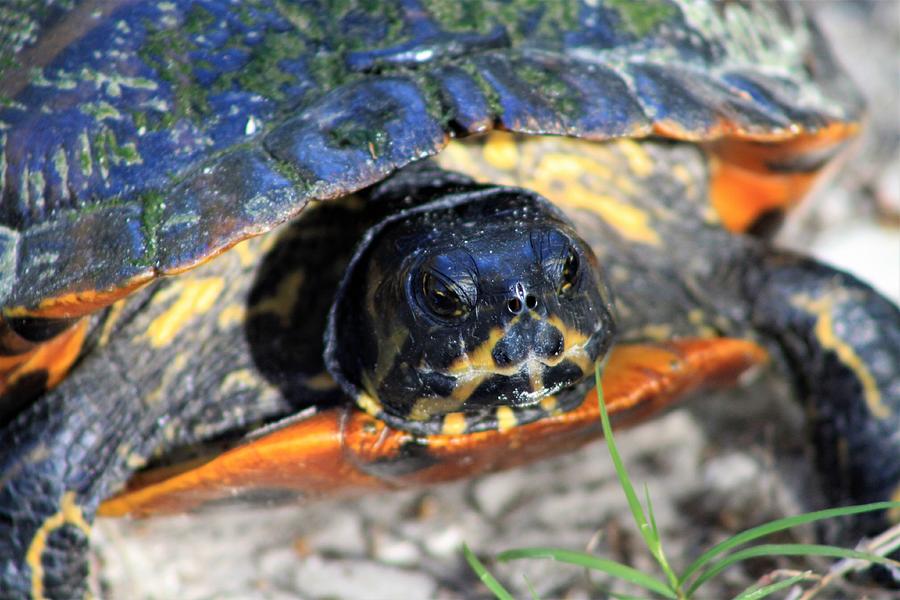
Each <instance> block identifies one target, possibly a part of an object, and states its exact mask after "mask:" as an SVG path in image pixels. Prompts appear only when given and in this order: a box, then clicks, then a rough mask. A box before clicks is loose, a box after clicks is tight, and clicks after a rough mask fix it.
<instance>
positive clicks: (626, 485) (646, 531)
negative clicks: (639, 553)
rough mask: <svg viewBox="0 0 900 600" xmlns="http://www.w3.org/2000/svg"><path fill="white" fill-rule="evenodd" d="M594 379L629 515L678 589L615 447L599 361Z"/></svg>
mask: <svg viewBox="0 0 900 600" xmlns="http://www.w3.org/2000/svg"><path fill="white" fill-rule="evenodd" d="M594 379H595V381H596V385H597V402H598V404H599V405H600V424H601V426H602V427H603V438H604V439H605V440H606V447H607V449H608V450H609V456H610V458H612V461H613V466H614V467H615V469H616V475H617V476H618V478H619V484H620V485H621V486H622V491H623V492H625V498H626V499H627V500H628V507H629V508H630V509H631V515H632V516H633V517H634V522H635V524H636V525H637V527H638V530H639V531H640V533H641V537H642V538H644V544H646V546H647V548H648V549H649V550H650V553H651V554H652V555H653V558H655V559H656V562H658V563H659V566H660V567H661V568H662V570H663V572H664V573H665V574H666V578H667V579H668V582H669V588H670V589H671V590H678V589H679V586H680V582H679V581H678V577H677V576H676V575H675V572H674V571H672V568H671V567H670V566H669V561H668V560H667V559H666V557H665V554H663V550H662V543H661V542H660V539H659V536H658V535H657V533H658V532H657V529H656V524H655V523H651V522H650V521H648V520H647V515H646V514H645V513H644V508H643V506H641V501H640V500H639V499H638V496H637V492H635V491H634V486H633V485H632V484H631V478H630V477H629V476H628V470H627V469H626V468H625V463H624V462H623V461H622V456H621V455H620V454H619V450H618V448H617V447H616V440H615V438H614V437H613V432H612V424H611V423H610V422H609V414H607V412H606V402H604V400H603V385H602V380H601V378H600V364H599V363H598V364H596V365H595V366H594Z"/></svg>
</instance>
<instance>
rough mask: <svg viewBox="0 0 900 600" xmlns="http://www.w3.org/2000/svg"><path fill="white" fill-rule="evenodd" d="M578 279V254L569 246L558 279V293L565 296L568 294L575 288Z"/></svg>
mask: <svg viewBox="0 0 900 600" xmlns="http://www.w3.org/2000/svg"><path fill="white" fill-rule="evenodd" d="M577 280H578V254H577V253H576V252H575V249H574V248H569V252H568V254H567V255H566V260H565V262H564V263H563V268H562V273H561V275H560V281H559V295H560V296H565V295H567V294H570V293H571V292H572V290H573V289H574V288H575V283H576V282H577Z"/></svg>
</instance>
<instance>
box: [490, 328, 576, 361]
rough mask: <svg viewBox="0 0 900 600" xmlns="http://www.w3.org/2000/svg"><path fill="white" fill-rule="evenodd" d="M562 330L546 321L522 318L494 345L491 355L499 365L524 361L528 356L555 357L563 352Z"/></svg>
mask: <svg viewBox="0 0 900 600" xmlns="http://www.w3.org/2000/svg"><path fill="white" fill-rule="evenodd" d="M564 348H565V340H564V338H563V334H562V332H561V331H560V330H559V329H557V328H556V327H554V326H553V325H551V324H550V323H548V322H546V321H538V320H535V319H530V318H527V319H524V320H522V321H521V322H519V323H517V324H515V325H514V326H513V327H512V328H510V330H509V331H508V332H507V333H506V335H504V336H503V337H502V338H501V339H500V341H498V342H497V345H496V346H495V347H494V350H493V352H492V353H491V355H492V356H493V358H494V362H495V363H496V364H497V366H499V367H508V366H510V365H513V364H517V363H521V362H524V361H525V360H526V359H527V358H528V357H529V356H534V357H537V358H539V359H541V358H543V359H551V358H556V357H558V356H559V355H560V354H562V353H563V350H564Z"/></svg>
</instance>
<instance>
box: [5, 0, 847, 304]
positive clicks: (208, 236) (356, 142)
mask: <svg viewBox="0 0 900 600" xmlns="http://www.w3.org/2000/svg"><path fill="white" fill-rule="evenodd" d="M33 6H35V5H29V8H18V7H7V8H3V9H0V12H2V13H3V14H4V15H5V17H4V18H2V19H0V23H2V24H3V25H0V36H2V37H3V39H4V40H9V41H10V42H11V43H10V44H5V45H4V47H3V48H2V49H0V65H2V66H0V98H2V100H3V102H2V103H0V194H2V203H0V306H2V307H3V309H2V310H3V313H2V314H3V316H4V317H5V318H6V319H7V320H8V321H9V320H10V319H11V318H20V319H21V318H34V317H47V318H53V319H69V318H74V317H77V316H80V315H83V314H86V313H88V312H90V311H92V310H94V309H96V308H99V307H102V306H104V305H107V304H109V303H111V302H112V301H114V300H115V299H116V298H118V297H121V296H123V295H125V294H127V293H129V292H130V291H131V290H134V289H136V288H137V287H139V286H141V285H143V284H145V283H146V282H148V281H150V280H152V279H154V278H155V277H158V276H160V275H171V274H175V273H178V272H181V271H184V270H186V269H190V268H192V267H194V266H196V265H198V264H200V263H202V262H204V261H205V260H207V259H209V258H210V257H212V256H214V255H216V254H217V253H219V252H222V251H224V250H226V249H227V248H229V247H230V246H232V245H234V244H235V243H237V242H238V241H240V240H242V239H245V238H247V237H250V236H254V235H258V234H261V233H264V232H266V231H268V230H270V229H272V228H273V227H275V226H276V225H278V224H280V223H282V222H284V221H286V220H288V219H290V218H292V217H293V216H295V215H296V214H297V213H298V212H299V211H300V210H302V209H303V207H304V206H305V205H306V204H307V203H308V202H309V201H310V200H316V199H327V198H334V197H337V196H342V195H344V194H347V193H348V192H352V191H354V190H357V189H360V188H362V187H364V186H367V185H370V184H372V183H374V182H376V181H378V180H380V179H382V178H384V177H385V176H387V175H388V174H389V173H391V172H393V171H394V170H396V169H398V168H400V167H402V166H403V165H405V164H407V163H409V162H411V161H414V160H417V159H420V158H423V157H426V156H429V155H433V154H435V153H437V152H439V151H440V150H441V148H442V147H443V146H444V145H445V144H446V143H447V141H448V139H449V138H451V137H454V136H467V135H473V134H480V133H484V132H486V131H488V130H490V129H492V128H501V129H506V130H510V131H516V132H522V133H530V134H559V135H569V136H577V137H583V138H588V139H592V140H603V139H608V138H614V137H621V136H631V137H647V136H664V137H671V138H676V139H681V140H692V141H697V142H703V143H706V144H708V147H709V148H710V150H711V151H713V152H716V153H718V155H719V156H720V157H721V158H722V159H723V161H721V164H722V165H723V166H721V167H720V173H722V174H723V178H721V180H722V183H721V184H720V185H719V187H718V188H716V184H715V183H714V185H713V195H714V197H715V195H716V194H717V189H718V190H719V192H720V193H721V194H724V193H726V192H728V191H729V188H728V182H729V181H734V180H735V178H743V179H741V181H742V187H741V189H745V190H746V189H751V188H752V186H748V185H747V181H748V180H750V181H755V179H754V178H758V177H760V176H761V175H766V176H769V175H771V177H773V178H775V180H777V181H778V182H779V186H774V187H773V186H771V185H769V186H768V187H764V188H760V189H764V191H763V193H759V192H758V190H757V191H753V193H750V192H746V193H744V195H743V196H740V195H739V196H738V201H737V202H736V203H735V202H734V201H732V205H734V204H737V205H738V206H741V205H742V202H743V200H741V199H742V198H743V199H746V203H747V204H748V205H749V204H751V203H756V204H753V206H752V207H749V208H747V207H743V208H740V209H739V210H738V212H739V213H740V214H738V215H737V216H733V215H732V216H730V217H729V216H727V215H726V216H725V218H724V221H725V224H726V225H729V226H732V227H733V228H738V229H739V228H742V227H746V226H747V225H748V224H749V223H750V222H751V221H752V220H753V219H754V218H755V217H756V216H758V215H759V214H760V213H761V212H763V211H764V210H765V209H766V208H767V207H768V206H777V205H781V204H783V203H785V202H786V201H788V200H790V199H792V198H793V196H796V195H797V193H798V190H800V189H803V188H804V186H805V185H806V182H807V180H808V176H809V175H810V173H813V172H815V171H816V170H817V169H818V167H819V166H821V165H822V164H824V162H826V160H827V159H828V158H829V157H830V156H831V155H832V154H833V153H834V151H836V149H837V148H838V147H839V146H840V145H841V141H842V140H843V139H844V138H845V137H847V136H848V135H849V134H850V133H852V132H853V131H854V130H855V128H856V122H857V120H858V119H859V117H860V113H861V103H860V101H859V99H858V97H857V96H856V95H855V92H854V91H853V90H852V87H851V86H850V85H848V83H847V81H846V80H845V79H844V78H843V77H842V75H841V74H840V73H839V71H838V70H837V69H836V68H835V67H834V64H833V62H832V59H831V58H830V56H829V54H828V51H827V49H826V48H825V47H824V45H823V44H822V43H821V40H820V37H819V35H818V34H817V33H816V31H815V29H814V28H813V29H809V28H808V26H807V24H806V23H805V20H804V18H803V16H802V15H801V14H800V12H799V10H798V9H797V7H796V6H794V5H793V4H790V3H787V4H785V5H778V4H771V3H761V4H759V5H753V6H750V7H744V6H738V5H733V4H730V3H729V4H705V5H695V4H694V3H687V2H680V1H674V0H653V1H650V2H642V3H630V2H620V1H616V0H606V1H603V0H600V1H593V2H586V1H585V2H577V1H561V2H555V3H550V4H546V5H544V4H541V3H534V2H528V1H524V0H523V1H511V2H503V3H500V2H498V3H492V2H481V1H478V2H424V1H423V2H409V1H401V0H394V1H390V0H388V1H384V2H377V3H372V2H349V3H340V4H339V6H338V5H337V4H335V3H333V2H312V1H309V2H302V3H297V4H287V3H281V2H274V1H266V0H259V1H254V2H252V3H242V4H241V5H240V7H237V6H236V5H234V4H232V3H226V2H221V1H215V0H208V1H201V2H179V3H172V2H157V1H136V2H121V3H106V4H103V5H102V7H101V8H98V9H96V10H95V9H94V8H92V5H90V6H89V5H84V6H76V7H74V8H71V9H66V8H61V7H58V6H53V7H49V8H46V7H43V5H42V6H41V7H39V8H37V7H33ZM761 142H764V143H762V144H761ZM724 175H728V177H724ZM798 178H799V179H798ZM798 181H799V182H800V183H802V184H803V185H798ZM781 184H786V185H781ZM723 186H724V187H723ZM773 190H774V191H773ZM785 190H790V191H785ZM751 199H752V200H751ZM714 200H715V198H714ZM744 213H746V214H744Z"/></svg>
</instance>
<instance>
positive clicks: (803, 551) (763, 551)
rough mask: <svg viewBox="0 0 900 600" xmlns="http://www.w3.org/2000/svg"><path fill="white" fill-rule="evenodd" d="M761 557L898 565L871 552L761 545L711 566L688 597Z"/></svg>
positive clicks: (806, 545)
mask: <svg viewBox="0 0 900 600" xmlns="http://www.w3.org/2000/svg"><path fill="white" fill-rule="evenodd" d="M759 556H830V557H832V558H858V559H860V560H867V561H869V562H875V563H881V564H885V565H891V564H896V563H895V562H894V561H892V560H890V559H887V558H884V557H883V556H878V555H877V554H871V553H869V552H860V551H859V550H850V549H848V548H838V547H837V546H822V545H819V544H760V545H759V546H753V547H751V548H745V549H744V550H738V551H737V552H735V553H734V554H729V555H728V556H726V557H724V558H723V559H722V560H720V561H718V562H717V563H715V564H713V565H711V566H710V567H709V568H708V569H707V570H706V571H704V572H703V573H702V574H701V575H700V576H699V577H698V578H697V580H696V581H695V582H694V583H693V584H692V585H691V587H690V589H688V596H692V595H693V594H694V592H696V591H697V589H698V588H699V587H700V586H701V585H703V584H704V583H706V582H707V581H709V580H710V579H712V578H713V577H715V576H716V575H718V574H719V573H721V572H722V571H724V570H725V569H727V568H728V567H730V566H731V565H733V564H735V563H737V562H740V561H742V560H747V559H748V558H756V557H759Z"/></svg>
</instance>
